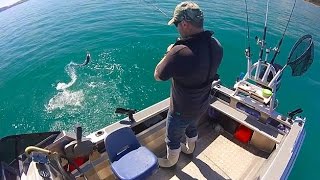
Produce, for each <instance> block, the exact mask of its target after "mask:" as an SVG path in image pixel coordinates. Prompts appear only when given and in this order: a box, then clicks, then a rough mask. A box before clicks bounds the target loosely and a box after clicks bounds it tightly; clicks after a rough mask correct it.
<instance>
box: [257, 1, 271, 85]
mask: <svg viewBox="0 0 320 180" xmlns="http://www.w3.org/2000/svg"><path fill="white" fill-rule="evenodd" d="M269 1H270V0H268V1H267V10H266V17H265V20H264V28H263V36H262V40H259V39H258V37H256V39H257V41H258V44H260V53H259V60H258V64H257V68H256V74H255V79H258V77H259V74H260V66H261V60H262V56H263V49H264V47H265V45H266V43H265V41H266V35H267V22H268V12H269ZM268 53H269V50H266V60H267V58H268Z"/></svg>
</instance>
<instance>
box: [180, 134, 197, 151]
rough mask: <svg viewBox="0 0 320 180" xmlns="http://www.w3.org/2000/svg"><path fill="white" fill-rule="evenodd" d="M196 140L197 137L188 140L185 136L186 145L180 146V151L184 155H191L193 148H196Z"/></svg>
mask: <svg viewBox="0 0 320 180" xmlns="http://www.w3.org/2000/svg"><path fill="white" fill-rule="evenodd" d="M197 140H198V135H197V136H195V137H192V138H188V137H187V136H186V144H182V143H181V144H180V145H181V151H182V152H183V153H185V154H192V153H193V151H194V149H195V147H196V141H197Z"/></svg>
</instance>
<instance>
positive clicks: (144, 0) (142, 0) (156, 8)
mask: <svg viewBox="0 0 320 180" xmlns="http://www.w3.org/2000/svg"><path fill="white" fill-rule="evenodd" d="M140 2H143V3H145V4H146V5H151V6H153V7H154V8H155V10H158V11H160V12H161V13H162V14H163V15H165V16H166V17H167V18H170V17H169V16H168V15H167V14H166V13H165V12H164V11H163V10H161V9H160V8H159V7H158V6H156V5H154V4H153V3H151V2H148V1H146V0H140Z"/></svg>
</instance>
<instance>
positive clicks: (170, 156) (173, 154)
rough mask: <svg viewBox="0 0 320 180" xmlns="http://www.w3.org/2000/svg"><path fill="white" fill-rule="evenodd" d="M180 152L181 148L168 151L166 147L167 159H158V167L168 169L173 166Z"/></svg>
mask: <svg viewBox="0 0 320 180" xmlns="http://www.w3.org/2000/svg"><path fill="white" fill-rule="evenodd" d="M180 152H181V147H179V149H169V147H168V146H167V158H166V159H165V158H158V162H159V166H160V167H164V168H168V167H172V166H174V165H175V164H176V163H177V162H178V160H179V155H180Z"/></svg>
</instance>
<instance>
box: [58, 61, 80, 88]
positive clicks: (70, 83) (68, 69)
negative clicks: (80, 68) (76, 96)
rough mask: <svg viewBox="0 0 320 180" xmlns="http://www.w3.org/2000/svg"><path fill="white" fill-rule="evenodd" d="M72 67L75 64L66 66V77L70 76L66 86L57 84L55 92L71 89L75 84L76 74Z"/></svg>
mask: <svg viewBox="0 0 320 180" xmlns="http://www.w3.org/2000/svg"><path fill="white" fill-rule="evenodd" d="M73 65H75V63H73V62H71V63H69V64H68V65H67V66H66V71H67V73H68V75H69V76H70V78H71V81H70V82H69V83H68V84H66V83H61V82H59V83H58V84H57V87H56V89H57V90H65V89H67V88H69V87H71V86H72V85H73V84H74V83H75V82H76V80H77V74H76V70H75V69H74V66H73Z"/></svg>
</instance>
